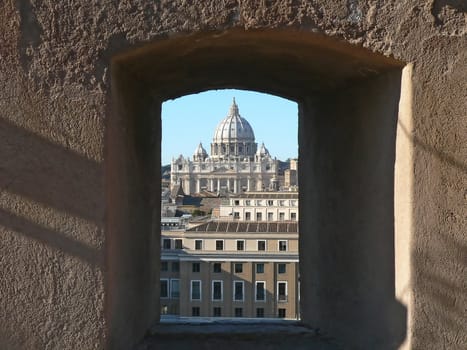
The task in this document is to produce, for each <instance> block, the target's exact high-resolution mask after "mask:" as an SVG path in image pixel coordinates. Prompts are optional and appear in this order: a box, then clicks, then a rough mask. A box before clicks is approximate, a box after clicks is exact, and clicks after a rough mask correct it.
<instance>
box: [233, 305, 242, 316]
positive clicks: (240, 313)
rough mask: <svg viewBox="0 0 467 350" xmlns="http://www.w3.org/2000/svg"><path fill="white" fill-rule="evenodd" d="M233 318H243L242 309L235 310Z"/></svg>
mask: <svg viewBox="0 0 467 350" xmlns="http://www.w3.org/2000/svg"><path fill="white" fill-rule="evenodd" d="M235 317H243V309H242V308H241V307H236V308H235Z"/></svg>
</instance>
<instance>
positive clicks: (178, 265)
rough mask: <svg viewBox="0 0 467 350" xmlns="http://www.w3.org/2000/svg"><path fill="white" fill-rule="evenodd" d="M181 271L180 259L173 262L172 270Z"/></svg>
mask: <svg viewBox="0 0 467 350" xmlns="http://www.w3.org/2000/svg"><path fill="white" fill-rule="evenodd" d="M179 271H180V263H179V262H178V261H174V262H172V272H179Z"/></svg>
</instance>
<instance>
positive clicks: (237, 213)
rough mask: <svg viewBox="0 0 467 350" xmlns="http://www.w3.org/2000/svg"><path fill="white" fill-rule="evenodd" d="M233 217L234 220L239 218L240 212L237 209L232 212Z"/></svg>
mask: <svg viewBox="0 0 467 350" xmlns="http://www.w3.org/2000/svg"><path fill="white" fill-rule="evenodd" d="M234 219H235V220H238V219H240V212H238V211H235V212H234Z"/></svg>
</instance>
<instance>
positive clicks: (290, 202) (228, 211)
mask: <svg viewBox="0 0 467 350" xmlns="http://www.w3.org/2000/svg"><path fill="white" fill-rule="evenodd" d="M219 219H220V220H240V221H298V192H282V191H280V192H246V193H242V194H239V195H237V196H230V197H229V198H228V199H224V200H223V201H222V202H221V206H220V210H219Z"/></svg>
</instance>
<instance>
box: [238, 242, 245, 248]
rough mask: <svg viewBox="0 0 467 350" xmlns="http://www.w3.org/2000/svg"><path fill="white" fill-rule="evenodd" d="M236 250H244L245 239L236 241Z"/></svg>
mask: <svg viewBox="0 0 467 350" xmlns="http://www.w3.org/2000/svg"><path fill="white" fill-rule="evenodd" d="M237 250H245V241H244V240H238V241H237Z"/></svg>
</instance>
